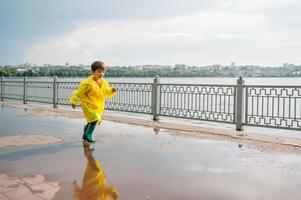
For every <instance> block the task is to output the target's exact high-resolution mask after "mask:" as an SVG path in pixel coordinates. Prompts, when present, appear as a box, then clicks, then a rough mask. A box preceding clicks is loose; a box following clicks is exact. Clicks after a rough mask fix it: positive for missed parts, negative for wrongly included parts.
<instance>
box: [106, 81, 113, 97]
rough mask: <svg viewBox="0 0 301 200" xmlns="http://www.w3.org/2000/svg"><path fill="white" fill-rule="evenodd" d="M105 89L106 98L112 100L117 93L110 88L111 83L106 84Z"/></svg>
mask: <svg viewBox="0 0 301 200" xmlns="http://www.w3.org/2000/svg"><path fill="white" fill-rule="evenodd" d="M104 87H105V88H104V89H105V98H112V97H113V96H114V95H115V94H116V92H113V91H112V88H110V86H109V83H108V82H107V81H105V82H104Z"/></svg>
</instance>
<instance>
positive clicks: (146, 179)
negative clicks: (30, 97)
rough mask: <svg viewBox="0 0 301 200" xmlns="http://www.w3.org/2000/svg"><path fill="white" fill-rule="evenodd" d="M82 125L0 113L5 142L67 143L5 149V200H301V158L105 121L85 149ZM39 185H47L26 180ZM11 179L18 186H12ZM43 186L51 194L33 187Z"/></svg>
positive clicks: (1, 189) (0, 160) (0, 164)
mask: <svg viewBox="0 0 301 200" xmlns="http://www.w3.org/2000/svg"><path fill="white" fill-rule="evenodd" d="M83 126H84V119H82V118H69V117H63V116H59V115H58V116H55V115H54V116H53V115H52V116H35V115H31V111H30V110H27V109H26V110H23V109H14V108H10V107H5V106H4V107H3V108H2V109H0V136H15V135H39V136H55V137H57V138H61V139H62V141H57V142H55V143H52V144H34V145H33V144H32V145H30V144H27V145H24V146H5V147H1V148H0V150H1V151H0V173H1V174H0V199H24V195H25V194H27V196H28V198H25V199H31V198H32V199H58V200H61V199H88V197H87V196H89V194H90V196H92V197H93V198H94V199H106V198H109V197H110V196H111V197H112V198H114V197H116V196H117V194H118V199H126V200H127V199H130V200H136V199H137V200H141V199H156V200H160V199H162V200H163V199H164V200H165V199H181V200H183V199H229V200H230V199H231V200H233V199H240V200H242V199H247V200H249V199H250V200H251V199H273V200H277V199H279V200H280V199H281V200H282V199H290V200H294V199H296V200H297V199H298V200H299V199H300V197H301V191H300V188H301V154H300V153H292V152H287V153H279V152H274V151H270V152H269V151H261V150H259V149H252V148H247V147H245V146H244V145H242V144H237V143H236V142H232V141H224V140H219V139H202V138H201V139H200V138H192V137H191V138H190V137H183V136H180V135H174V134H171V133H170V131H169V130H166V129H162V128H161V129H158V128H152V127H145V126H138V125H130V124H125V123H117V122H112V121H106V120H104V121H103V123H102V124H101V125H100V126H99V127H97V128H96V130H95V137H96V139H97V142H96V143H95V144H92V145H90V147H83V144H82V141H81V134H82V129H83ZM0 140H1V138H0ZM41 177H44V178H41ZM34 178H37V179H38V180H41V179H42V180H43V181H40V182H39V181H38V183H35V184H33V183H32V182H31V183H29V182H28V181H27V182H26V181H25V180H32V179H34ZM8 180H14V181H17V183H16V182H11V184H12V185H8V182H7V181H8ZM41 184H43V185H45V184H46V186H47V187H48V188H47V187H46V188H42V189H41V188H40V186H39V187H36V188H35V187H34V185H41ZM7 188H9V191H8V190H7ZM24 188H25V189H24ZM89 188H91V189H89ZM18 189H19V190H18ZM21 189H23V190H21ZM56 189H57V190H56ZM13 191H14V192H13ZM47 191H48V193H47ZM51 191H52V193H51ZM19 192H21V194H22V192H23V194H24V195H23V196H22V195H21V197H20V196H18V194H19ZM11 194H16V195H15V196H13V195H11ZM85 195H86V196H85ZM101 195H102V196H101ZM96 197H97V198H96ZM93 198H91V199H93Z"/></svg>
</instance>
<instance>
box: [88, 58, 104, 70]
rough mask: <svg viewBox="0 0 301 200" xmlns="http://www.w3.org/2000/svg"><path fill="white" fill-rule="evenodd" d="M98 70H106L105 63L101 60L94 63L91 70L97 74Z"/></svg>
mask: <svg viewBox="0 0 301 200" xmlns="http://www.w3.org/2000/svg"><path fill="white" fill-rule="evenodd" d="M98 69H106V66H105V63H104V62H102V61H99V60H98V61H95V62H94V63H92V65H91V70H92V71H93V72H95V71H96V70H98Z"/></svg>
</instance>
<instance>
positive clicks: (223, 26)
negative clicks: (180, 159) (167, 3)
mask: <svg viewBox="0 0 301 200" xmlns="http://www.w3.org/2000/svg"><path fill="white" fill-rule="evenodd" d="M291 1H292V0H291ZM233 2H234V3H237V2H236V1H233ZM243 2H244V3H245V4H246V5H247V4H250V3H251V1H247V0H245V1H243ZM265 3H267V4H268V3H269V1H265ZM255 4H256V5H257V6H260V1H257V0H256V2H255ZM275 31H276V32H275ZM286 35H294V37H293V39H294V40H295V41H296V40H298V41H300V36H299V33H296V32H293V33H292V32H290V30H287V31H284V30H280V31H279V30H275V27H273V23H272V22H271V20H270V19H269V18H267V16H266V15H265V14H264V13H260V12H258V13H248V14H247V13H241V12H230V11H226V10H225V11H222V10H211V11H209V10H208V11H205V12H196V13H190V14H187V15H185V16H178V17H170V18H165V19H161V20H154V21H147V22H146V21H94V22H82V23H80V24H77V25H76V26H75V28H74V30H73V31H71V32H69V33H66V34H64V35H61V36H60V37H58V38H51V39H49V40H47V41H38V42H37V43H36V44H34V45H33V46H31V47H30V48H29V51H28V54H27V61H29V62H34V63H39V64H43V63H57V64H63V63H65V62H66V61H68V62H69V63H71V64H80V63H85V64H89V63H91V62H92V61H93V60H95V59H103V60H105V61H106V62H108V64H109V65H115V64H120V65H131V64H146V63H148V64H175V63H187V64H197V65H205V64H212V63H221V64H228V63H229V62H230V61H237V62H239V63H245V64H252V63H253V64H256V63H257V64H267V63H273V62H274V63H275V62H278V63H283V62H284V61H282V60H277V58H276V59H275V58H274V59H272V60H269V61H263V60H262V59H263V55H264V54H262V53H266V54H267V53H269V52H268V51H267V49H266V48H263V49H264V51H265V52H262V51H261V48H262V47H263V46H265V47H267V48H270V49H268V50H271V51H273V50H272V47H269V44H273V45H275V44H277V43H278V42H279V43H281V42H282V43H283V42H284V41H285V42H287V43H288V44H289V43H292V41H291V39H290V38H285V37H286ZM296 48H299V46H298V45H297V46H296V47H295V48H293V49H291V50H288V51H287V52H286V55H288V56H287V58H292V57H294V56H296V55H295V54H292V55H293V56H290V51H296ZM241 49H244V51H245V52H244V53H243V52H242V51H241ZM257 54H258V58H260V59H261V60H256V55H257ZM254 59H255V61H254ZM294 59H295V57H294ZM296 60H297V59H296ZM250 61H253V62H252V63H250Z"/></svg>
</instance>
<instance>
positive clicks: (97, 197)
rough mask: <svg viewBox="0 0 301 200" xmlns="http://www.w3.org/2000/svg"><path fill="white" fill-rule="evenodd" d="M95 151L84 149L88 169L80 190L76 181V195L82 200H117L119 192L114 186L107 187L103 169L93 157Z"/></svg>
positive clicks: (88, 147) (88, 148) (87, 147)
mask: <svg viewBox="0 0 301 200" xmlns="http://www.w3.org/2000/svg"><path fill="white" fill-rule="evenodd" d="M93 151H94V149H90V146H86V147H84V155H85V157H86V158H87V167H86V171H85V175H84V178H83V182H82V187H81V188H80V187H79V186H78V184H77V183H76V181H74V188H73V191H74V194H75V196H76V197H77V198H78V199H80V200H110V199H114V200H115V199H117V197H118V194H117V190H116V188H114V187H112V186H107V184H106V178H105V175H104V173H103V171H102V168H101V166H100V164H99V162H98V160H95V159H94V157H93V155H92V153H93Z"/></svg>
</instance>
